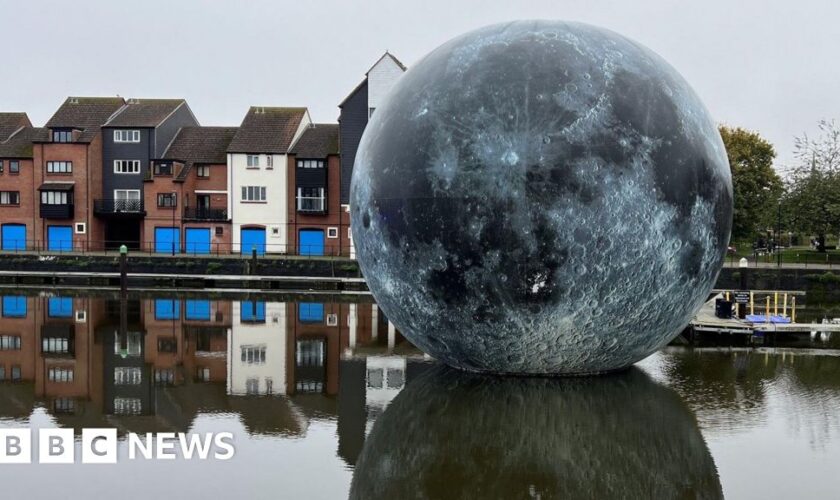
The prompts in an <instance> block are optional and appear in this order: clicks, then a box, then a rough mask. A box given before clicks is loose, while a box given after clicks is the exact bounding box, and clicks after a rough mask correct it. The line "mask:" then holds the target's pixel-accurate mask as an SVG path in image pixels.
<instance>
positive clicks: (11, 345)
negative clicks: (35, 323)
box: [0, 335, 20, 351]
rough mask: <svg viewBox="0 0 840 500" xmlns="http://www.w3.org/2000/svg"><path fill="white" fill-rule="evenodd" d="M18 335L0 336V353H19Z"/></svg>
mask: <svg viewBox="0 0 840 500" xmlns="http://www.w3.org/2000/svg"><path fill="white" fill-rule="evenodd" d="M19 350H20V336H19V335H0V351H19Z"/></svg>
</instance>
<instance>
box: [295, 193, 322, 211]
mask: <svg viewBox="0 0 840 500" xmlns="http://www.w3.org/2000/svg"><path fill="white" fill-rule="evenodd" d="M326 206H327V203H326V198H325V197H322V196H318V197H315V196H298V199H297V209H298V212H316V213H319V212H324V211H325V210H326Z"/></svg>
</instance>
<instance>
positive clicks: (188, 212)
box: [184, 207, 228, 221]
mask: <svg viewBox="0 0 840 500" xmlns="http://www.w3.org/2000/svg"><path fill="white" fill-rule="evenodd" d="M184 220H185V221H188V220H197V221H205V220H212V221H226V220H228V215H227V209H225V208H206V207H185V208H184Z"/></svg>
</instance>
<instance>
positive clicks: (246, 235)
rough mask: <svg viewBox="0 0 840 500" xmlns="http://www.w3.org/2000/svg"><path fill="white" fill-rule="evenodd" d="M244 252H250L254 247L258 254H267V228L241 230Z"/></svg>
mask: <svg viewBox="0 0 840 500" xmlns="http://www.w3.org/2000/svg"><path fill="white" fill-rule="evenodd" d="M239 234H240V239H241V241H242V253H244V254H250V253H251V250H252V249H253V248H256V249H257V255H265V229H255V228H242V230H241V231H240V233H239Z"/></svg>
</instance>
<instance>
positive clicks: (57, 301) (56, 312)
mask: <svg viewBox="0 0 840 500" xmlns="http://www.w3.org/2000/svg"><path fill="white" fill-rule="evenodd" d="M47 315H48V316H49V317H50V318H70V317H72V316H73V299H72V298H71V297H50V300H49V302H48V303H47Z"/></svg>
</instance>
